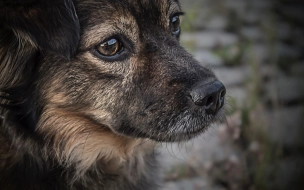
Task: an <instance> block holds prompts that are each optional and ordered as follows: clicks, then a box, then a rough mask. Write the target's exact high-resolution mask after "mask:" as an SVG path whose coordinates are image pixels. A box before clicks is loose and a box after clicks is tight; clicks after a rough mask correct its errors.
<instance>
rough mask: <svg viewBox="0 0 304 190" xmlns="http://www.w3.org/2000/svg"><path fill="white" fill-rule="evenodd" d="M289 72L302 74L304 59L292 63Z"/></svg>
mask: <svg viewBox="0 0 304 190" xmlns="http://www.w3.org/2000/svg"><path fill="white" fill-rule="evenodd" d="M290 74H291V75H292V76H299V77H301V76H302V77H303V76H304V61H303V62H300V63H296V64H293V65H292V66H291V68H290Z"/></svg>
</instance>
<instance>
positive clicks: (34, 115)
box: [0, 0, 226, 190]
mask: <svg viewBox="0 0 304 190" xmlns="http://www.w3.org/2000/svg"><path fill="white" fill-rule="evenodd" d="M182 15H183V12H182V11H181V7H180V4H179V2H178V0H52V1H50V0H22V1H21V0H2V1H1V2H0V111H1V112H0V189H4V190H14V189H18V190H19V189H28V190H31V189H37V190H48V189H50V190H51V189H52V190H54V189H60V190H61V189H91V190H94V189H99V190H100V189H105V190H122V189H123V190H142V189H145V190H148V189H151V190H152V189H153V190H155V189H158V188H159V187H160V184H159V181H160V179H158V178H159V177H158V161H157V153H156V151H155V146H156V145H157V144H159V143H166V142H182V141H187V140H189V139H192V138H194V137H196V136H198V135H200V134H202V133H203V132H204V131H205V130H206V129H207V128H208V126H210V124H212V123H214V122H218V121H221V120H222V118H223V117H224V112H225V111H224V109H225V106H224V105H225V93H226V90H225V87H224V85H223V84H222V83H221V82H220V81H218V79H217V78H216V76H215V75H214V73H213V72H212V71H211V70H210V69H208V68H206V67H203V66H202V65H201V64H199V63H198V62H197V61H196V60H195V59H194V58H193V57H192V56H191V55H190V54H189V53H187V51H185V50H184V49H183V48H182V47H181V46H180V45H179V37H180V34H181V27H180V17H181V16H182Z"/></svg>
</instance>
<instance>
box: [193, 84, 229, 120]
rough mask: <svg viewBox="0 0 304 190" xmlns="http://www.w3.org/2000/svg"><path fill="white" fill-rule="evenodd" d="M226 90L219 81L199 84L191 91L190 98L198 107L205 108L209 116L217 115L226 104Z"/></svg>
mask: <svg viewBox="0 0 304 190" xmlns="http://www.w3.org/2000/svg"><path fill="white" fill-rule="evenodd" d="M225 95H226V88H225V86H224V85H223V84H222V83H221V82H220V81H218V80H215V81H212V82H209V83H207V84H206V83H204V82H199V83H198V84H196V85H195V86H194V87H193V88H192V90H191V91H190V97H191V99H192V101H193V102H194V104H195V105H196V106H200V107H203V108H204V109H205V110H206V113H207V114H209V115H216V114H217V113H218V111H219V110H220V109H221V108H222V107H223V105H224V102H225Z"/></svg>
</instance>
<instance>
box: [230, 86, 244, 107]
mask: <svg viewBox="0 0 304 190" xmlns="http://www.w3.org/2000/svg"><path fill="white" fill-rule="evenodd" d="M226 92H227V93H226V94H227V95H226V96H227V97H229V98H228V99H229V100H230V101H231V102H228V104H227V105H226V106H227V109H228V110H229V109H233V110H235V109H241V108H243V107H244V105H246V98H247V92H246V89H245V88H244V87H242V86H227V87H226ZM230 106H235V107H232V108H231V107H230Z"/></svg>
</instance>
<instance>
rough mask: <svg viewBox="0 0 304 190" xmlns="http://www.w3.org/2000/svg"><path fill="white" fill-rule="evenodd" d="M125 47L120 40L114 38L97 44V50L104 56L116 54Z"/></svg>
mask: <svg viewBox="0 0 304 190" xmlns="http://www.w3.org/2000/svg"><path fill="white" fill-rule="evenodd" d="M122 49H123V47H122V44H121V42H120V41H118V40H117V39H115V38H112V39H110V40H108V41H106V42H104V43H101V44H99V45H98V46H97V51H98V53H100V54H101V55H103V56H114V55H116V54H118V53H120V52H121V51H122Z"/></svg>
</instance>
